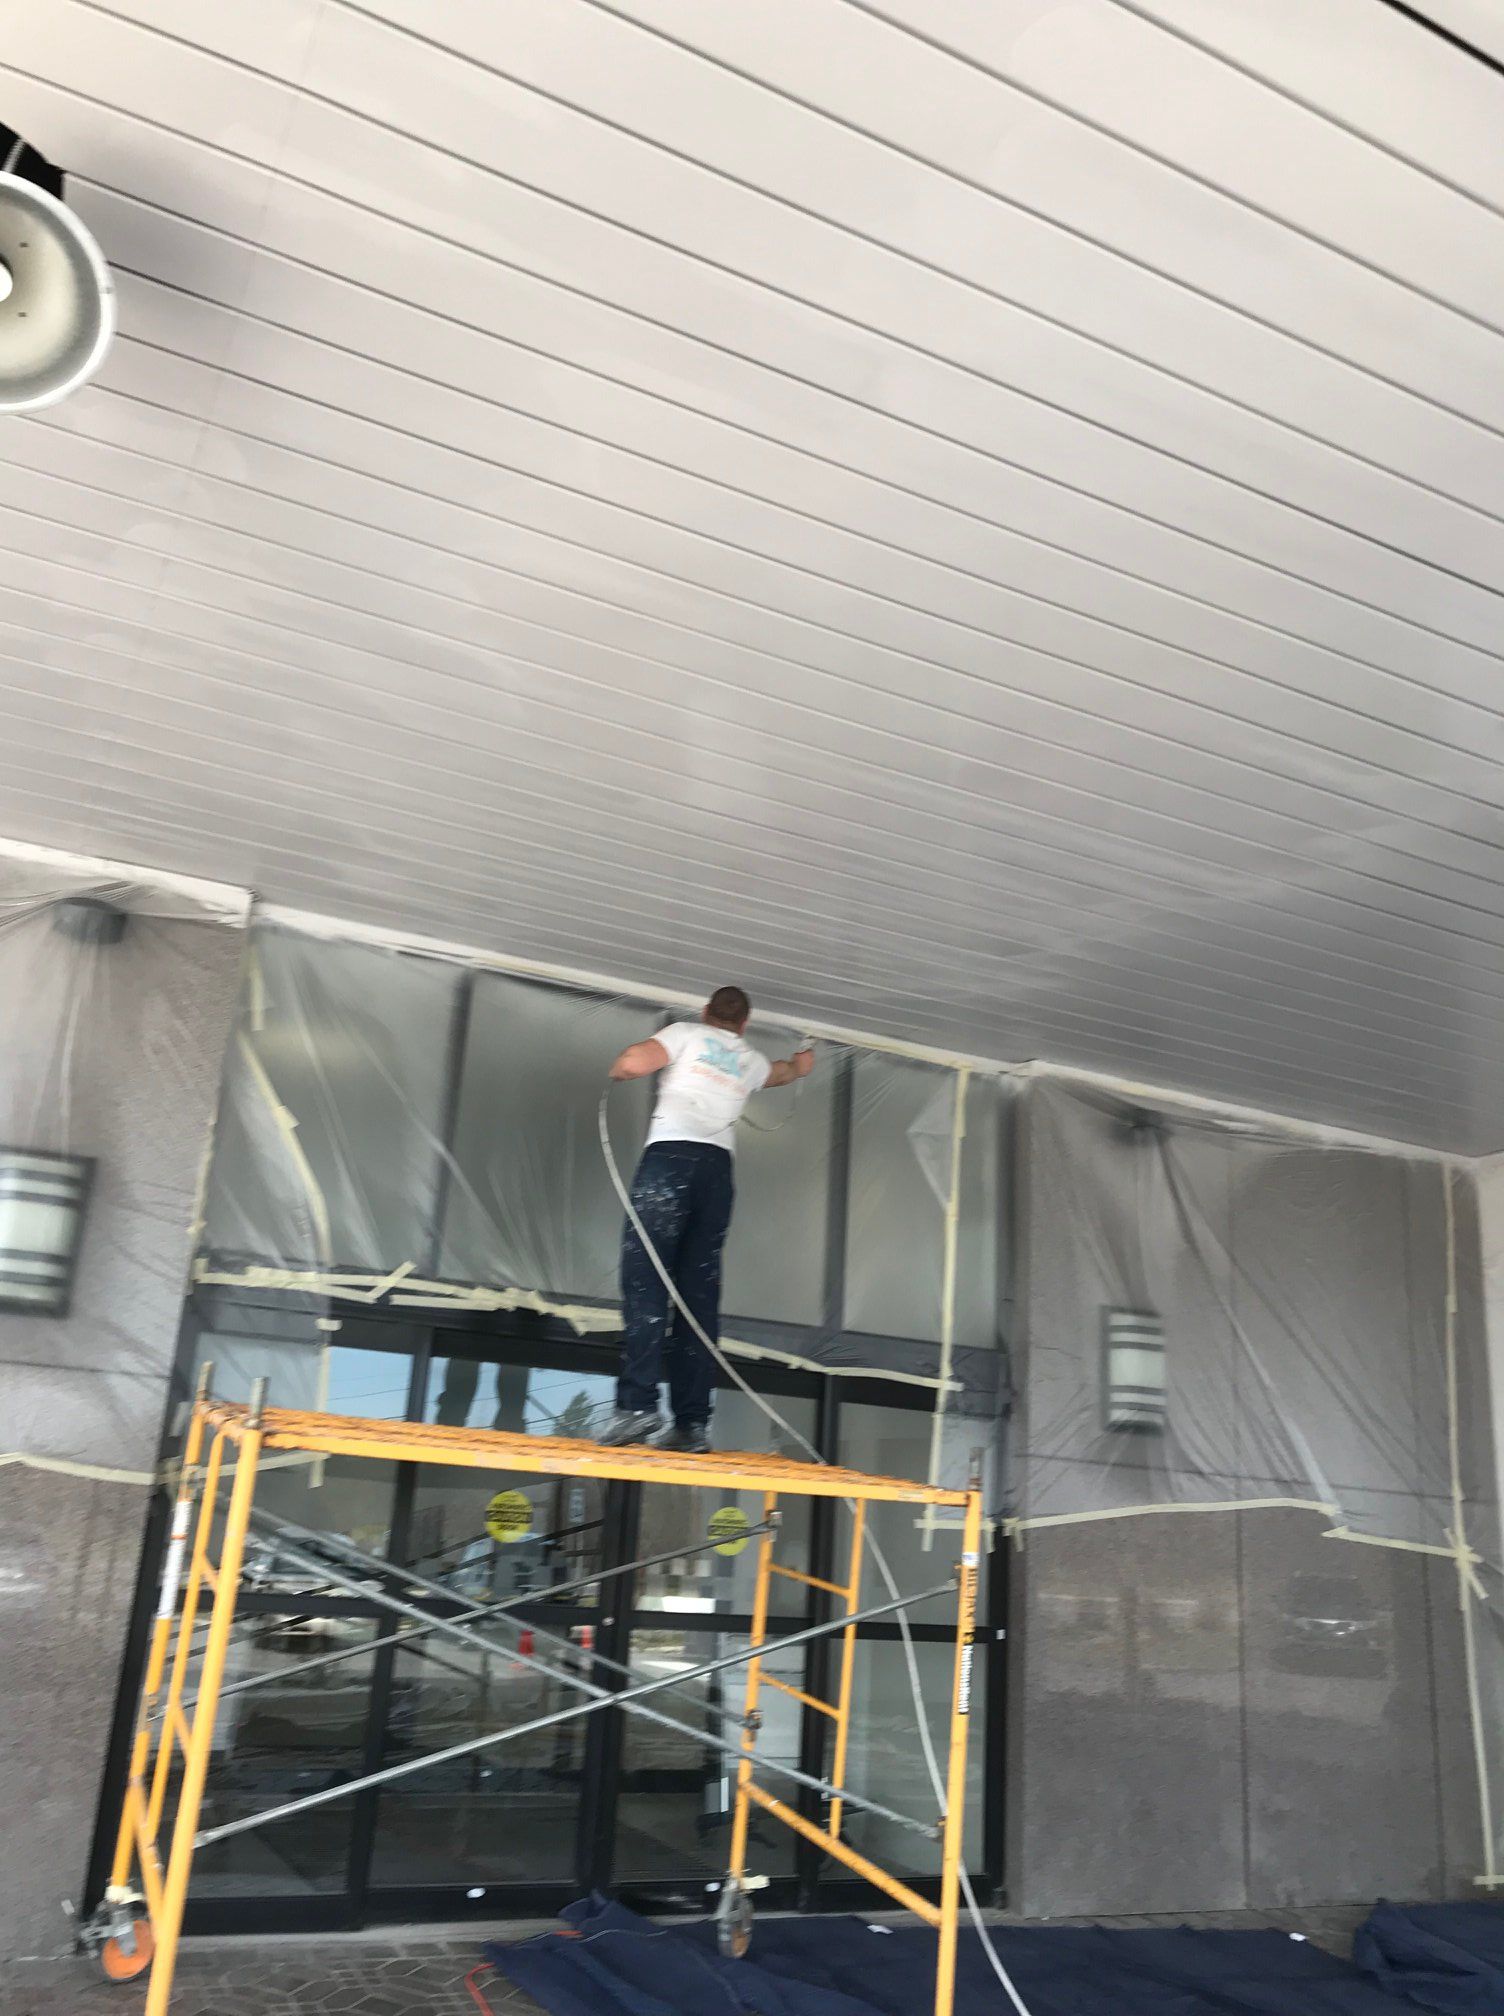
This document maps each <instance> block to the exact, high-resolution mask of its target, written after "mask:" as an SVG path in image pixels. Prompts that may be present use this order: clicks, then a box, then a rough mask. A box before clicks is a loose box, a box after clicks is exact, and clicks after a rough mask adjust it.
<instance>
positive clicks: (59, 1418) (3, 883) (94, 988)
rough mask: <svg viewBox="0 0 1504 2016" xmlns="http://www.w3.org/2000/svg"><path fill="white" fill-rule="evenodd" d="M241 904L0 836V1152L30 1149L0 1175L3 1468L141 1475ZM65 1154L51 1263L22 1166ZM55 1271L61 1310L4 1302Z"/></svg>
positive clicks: (159, 1409) (158, 1400)
mask: <svg viewBox="0 0 1504 2016" xmlns="http://www.w3.org/2000/svg"><path fill="white" fill-rule="evenodd" d="M248 908H249V897H248V896H247V895H246V894H245V893H244V892H236V891H234V890H229V889H223V888H220V887H218V886H217V885H210V884H196V883H191V882H187V881H184V880H181V879H176V878H171V877H168V878H162V879H143V878H140V877H137V876H135V875H133V874H131V873H130V872H129V871H127V870H124V869H120V868H115V867H112V866H110V864H107V863H103V862H94V861H87V860H82V859H75V858H73V857H66V856H57V855H52V854H49V853H47V852H45V851H44V850H41V849H36V848H16V847H12V846H10V845H8V844H7V845H5V846H3V847H0V1025H3V1029H4V1040H3V1042H0V1150H3V1151H6V1153H7V1154H8V1155H13V1156H21V1157H31V1158H36V1159H34V1160H32V1161H30V1162H27V1163H26V1164H25V1165H24V1167H22V1166H20V1165H15V1164H13V1165H11V1168H10V1173H9V1174H8V1176H6V1177H5V1178H3V1179H0V1248H4V1249H5V1258H4V1260H3V1262H0V1265H3V1266H4V1268H5V1271H6V1274H7V1275H8V1277H9V1289H8V1292H7V1283H6V1282H4V1281H0V1298H4V1301H5V1307H4V1309H3V1313H0V1361H3V1363H4V1365H5V1373H6V1389H7V1408H6V1421H5V1425H4V1427H3V1428H0V1462H3V1461H20V1462H24V1463H27V1464H30V1465H33V1466H36V1467H40V1468H47V1469H53V1470H58V1469H61V1470H64V1471H66V1470H68V1469H70V1468H71V1469H80V1468H81V1469H82V1471H83V1474H85V1475H88V1476H92V1477H95V1478H98V1479H102V1480H106V1481H108V1480H110V1479H117V1480H123V1481H138V1480H142V1481H144V1480H146V1479H149V1477H150V1476H151V1470H150V1467H149V1466H150V1463H151V1461H152V1459H153V1458H154V1457H155V1454H156V1450H157V1445H158V1441H159V1437H160V1434H161V1428H162V1421H163V1416H164V1413H165V1407H166V1390H167V1379H168V1375H169V1373H170V1370H171V1365H172V1357H173V1350H174V1343H175V1339H176V1334H177V1326H178V1317H179V1310H180V1306H181V1298H182V1294H183V1290H184V1287H185V1284H186V1279H187V1271H188V1263H189V1259H190V1257H191V1254H192V1251H193V1243H194V1234H193V1224H192V1221H193V1217H194V1207H195V1201H196V1196H197V1191H198V1184H199V1178H200V1175H201V1172H202V1166H203V1161H204V1157H205V1151H206V1148H207V1144H208V1138H209V1131H210V1126H211V1123H212V1117H213V1112H214V1104H215V1094H216V1087H217V1083H218V1078H219V1069H220V1060H221V1056H222V1052H223V1046H224V1038H225V1031H226V1029H227V1027H228V1024H229V1019H230V1012H231V1008H232V1005H233V998H234V989H235V983H236V975H237V972H238V967H239V956H240V950H241V947H242V945H243V942H244V934H243V931H242V930H241V929H240V928H239V927H240V926H242V925H243V924H244V922H245V918H246V914H247V911H248ZM52 1158H67V1159H66V1161H65V1160H62V1159H59V1160H56V1161H54V1160H52ZM70 1165H71V1166H72V1167H76V1168H77V1169H78V1170H79V1171H81V1172H83V1174H82V1182H83V1186H84V1187H83V1190H82V1210H81V1212H80V1213H79V1215H78V1218H77V1220H76V1228H75V1229H76V1241H75V1242H74V1243H73V1250H72V1255H71V1259H69V1258H58V1259H54V1258H53V1257H49V1255H50V1253H51V1248H52V1245H53V1241H54V1238H55V1237H56V1238H57V1240H58V1244H59V1247H60V1249H65V1248H66V1245H67V1243H68V1242H67V1241H66V1240H65V1239H64V1238H63V1237H62V1235H63V1234H64V1233H65V1231H66V1229H67V1226H66V1219H65V1216H64V1215H63V1214H60V1213H59V1212H58V1210H57V1207H56V1206H55V1205H49V1204H46V1203H39V1202H38V1201H37V1195H38V1189H39V1186H38V1185H37V1184H35V1183H31V1182H29V1181H28V1180H27V1179H26V1171H27V1170H28V1169H30V1170H33V1171H35V1170H37V1169H40V1170H43V1171H45V1170H47V1169H48V1168H49V1167H51V1168H53V1169H56V1170H58V1171H60V1172H67V1171H68V1170H69V1167H70ZM58 1180H59V1181H60V1182H66V1181H67V1176H66V1173H65V1174H64V1175H62V1176H60V1178H59V1179H58ZM50 1187H51V1186H50V1185H49V1184H46V1183H44V1184H42V1185H41V1186H40V1189H41V1190H43V1191H45V1190H47V1189H49V1188H50ZM54 1274H56V1275H57V1276H58V1277H59V1278H60V1279H62V1280H66V1281H67V1283H68V1302H67V1305H66V1307H65V1308H63V1309H62V1310H60V1311H50V1310H47V1309H45V1308H44V1307H42V1306H39V1305H37V1304H36V1303H35V1302H33V1304H32V1306H30V1307H28V1306H20V1307H17V1306H14V1305H15V1304H16V1303H18V1302H19V1303H22V1304H24V1303H25V1302H26V1300H27V1298H28V1297H36V1296H38V1295H40V1294H42V1293H44V1292H46V1289H47V1287H48V1285H49V1277H51V1276H53V1275H54Z"/></svg>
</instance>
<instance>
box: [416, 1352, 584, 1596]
mask: <svg viewBox="0 0 1504 2016" xmlns="http://www.w3.org/2000/svg"><path fill="white" fill-rule="evenodd" d="M612 1395H613V1382H612V1381H611V1380H610V1379H607V1378H603V1377H601V1376H599V1375H595V1374H589V1373H580V1372H560V1371H555V1370H552V1369H550V1368H548V1367H544V1366H517V1365H493V1364H485V1363H482V1362H481V1361H479V1360H478V1359H474V1358H458V1357H456V1358H437V1359H435V1360H434V1362H433V1364H432V1366H431V1368H430V1371H429V1382H428V1395H427V1402H426V1406H425V1411H424V1419H425V1420H429V1421H435V1422H440V1423H444V1424H447V1425H449V1426H454V1427H469V1428H503V1429H507V1430H510V1431H512V1432H513V1433H526V1434H529V1435H563V1436H580V1435H587V1436H588V1434H589V1433H590V1430H591V1427H592V1424H594V1423H595V1422H597V1421H598V1420H599V1419H600V1418H601V1417H602V1416H603V1414H605V1413H607V1412H609V1410H610V1408H611V1405H612ZM603 1491H604V1486H603V1485H601V1484H600V1483H598V1482H596V1481H594V1480H593V1479H591V1478H586V1477H548V1476H542V1475H540V1474H539V1473H538V1472H536V1471H510V1470H499V1469H498V1470H469V1469H450V1468H447V1467H445V1466H443V1465H441V1464H424V1465H423V1466H422V1467H421V1468H420V1469H419V1471H418V1473H417V1482H416V1485H415V1489H414V1493H413V1505H412V1515H411V1520H410V1523H409V1529H408V1536H409V1537H408V1552H407V1561H408V1564H409V1565H410V1566H412V1567H415V1568H419V1569H421V1570H422V1572H423V1573H424V1574H425V1575H430V1576H432V1577H433V1578H434V1579H435V1580H436V1581H441V1582H446V1583H448V1584H449V1585H450V1586H451V1587H452V1588H453V1589H454V1590H455V1591H456V1593H457V1594H460V1595H464V1596H466V1597H469V1598H471V1599H472V1600H474V1601H476V1602H487V1601H494V1602H498V1603H499V1602H502V1601H503V1600H505V1599H506V1598H508V1597H511V1596H525V1595H530V1594H537V1595H544V1594H546V1593H547V1591H548V1590H549V1589H550V1588H552V1587H554V1586H555V1585H556V1584H558V1583H562V1582H573V1581H575V1580H576V1579H577V1578H578V1577H579V1576H581V1575H586V1574H589V1573H591V1572H592V1571H593V1570H594V1569H596V1568H598V1567H599V1566H600V1548H601V1502H602V1496H603ZM498 1500H504V1501H505V1502H504V1503H502V1504H501V1505H498V1503H497V1501H498ZM594 1600H595V1592H594V1591H593V1590H590V1589H582V1590H579V1591H576V1592H574V1593H573V1594H571V1596H570V1597H569V1601H571V1602H573V1603H589V1602H593V1601H594Z"/></svg>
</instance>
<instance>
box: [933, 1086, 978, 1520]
mask: <svg viewBox="0 0 1504 2016" xmlns="http://www.w3.org/2000/svg"><path fill="white" fill-rule="evenodd" d="M970 1088H971V1072H970V1070H969V1069H967V1068H966V1067H965V1066H964V1065H963V1066H962V1068H961V1069H960V1070H959V1071H958V1072H957V1073H956V1084H955V1097H954V1103H953V1105H952V1109H951V1123H950V1182H949V1185H948V1186H947V1189H946V1195H945V1239H944V1247H943V1257H942V1264H941V1269H940V1385H939V1391H938V1392H937V1393H936V1395H935V1405H934V1408H933V1410H932V1411H931V1414H930V1467H929V1481H930V1483H931V1484H935V1483H938V1481H939V1477H940V1457H941V1452H942V1450H943V1448H944V1443H945V1396H946V1395H947V1394H948V1393H949V1392H950V1391H951V1390H952V1388H953V1385H954V1381H953V1380H952V1378H951V1370H950V1368H951V1360H952V1358H953V1357H954V1355H955V1342H956V1256H957V1250H958V1247H959V1242H960V1228H961V1148H962V1144H963V1143H964V1142H965V1140H966V1095H967V1093H968V1091H969V1090H970ZM921 1525H922V1528H923V1533H924V1541H923V1545H924V1550H925V1552H926V1553H928V1552H929V1550H930V1547H931V1545H932V1544H933V1541H934V1534H935V1508H934V1506H933V1505H926V1506H925V1508H924V1513H923V1516H922V1520H921Z"/></svg>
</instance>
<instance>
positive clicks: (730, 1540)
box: [706, 1505, 748, 1554]
mask: <svg viewBox="0 0 1504 2016" xmlns="http://www.w3.org/2000/svg"><path fill="white" fill-rule="evenodd" d="M747 1524H748V1521H747V1515H746V1513H745V1512H743V1510H742V1509H741V1507H740V1506H739V1505H723V1506H722V1507H721V1509H720V1511H719V1512H712V1513H711V1515H710V1524H709V1526H708V1527H707V1528H706V1531H707V1533H708V1534H709V1536H710V1538H711V1539H712V1540H713V1541H714V1542H715V1551H716V1553H717V1554H740V1553H741V1551H742V1549H743V1548H744V1547H745V1546H746V1544H747V1539H748V1534H747Z"/></svg>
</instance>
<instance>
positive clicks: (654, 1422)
mask: <svg viewBox="0 0 1504 2016" xmlns="http://www.w3.org/2000/svg"><path fill="white" fill-rule="evenodd" d="M662 1426H663V1416H662V1415H661V1414H658V1413H655V1412H654V1411H653V1410H652V1409H650V1408H643V1409H641V1410H638V1409H637V1408H634V1407H613V1408H612V1410H611V1419H610V1420H609V1421H608V1422H607V1423H606V1425H605V1427H604V1428H603V1429H602V1430H601V1432H600V1434H599V1435H597V1436H596V1438H595V1439H596V1441H597V1442H600V1443H603V1444H604V1445H605V1447H606V1448H608V1449H620V1448H621V1447H622V1446H623V1444H624V1443H627V1442H646V1441H647V1439H648V1437H649V1436H650V1435H653V1434H655V1433H656V1432H657V1430H658V1429H660V1428H661V1427H662Z"/></svg>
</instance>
